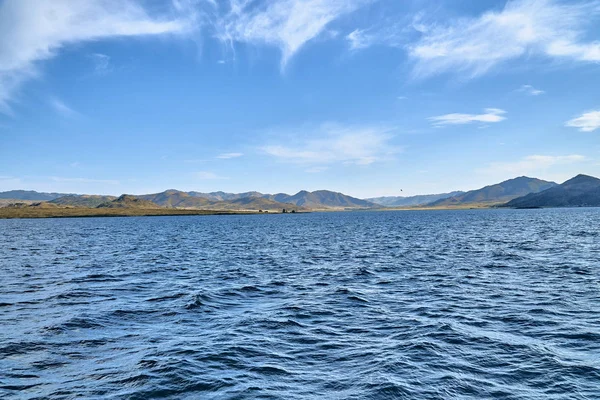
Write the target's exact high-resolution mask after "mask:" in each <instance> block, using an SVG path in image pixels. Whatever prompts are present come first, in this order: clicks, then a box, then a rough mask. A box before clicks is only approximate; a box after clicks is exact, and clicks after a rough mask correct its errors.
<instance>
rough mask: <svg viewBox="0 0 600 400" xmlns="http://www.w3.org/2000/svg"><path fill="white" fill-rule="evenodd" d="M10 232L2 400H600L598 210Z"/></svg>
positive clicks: (232, 219) (110, 223) (2, 267)
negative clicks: (106, 399) (4, 399)
mask: <svg viewBox="0 0 600 400" xmlns="http://www.w3.org/2000/svg"><path fill="white" fill-rule="evenodd" d="M0 233H1V235H0V273H1V277H2V279H1V280H0V397H2V398H24V399H33V398H39V399H41V398H56V399H61V398H62V399H70V398H75V397H82V398H97V399H104V398H115V399H121V398H123V399H125V398H130V399H150V398H173V399H185V398H194V399H195V398H207V399H212V398H215V399H227V398H235V399H238V398H262V399H267V398H281V399H311V398H314V399H323V398H326V399H368V398H371V399H395V398H397V399H404V398H406V399H425V398H427V399H481V398H499V399H566V398H572V399H597V398H600V263H599V261H600V209H560V210H488V211H439V212H438V211H430V212H379V213H375V212H373V213H371V212H369V213H367V212H365V213H358V212H357V213H315V214H306V215H299V214H296V215H293V214H288V215H256V216H208V217H207V216H201V217H189V216H188V217H154V218H148V217H146V218H144V217H142V218H104V219H102V218H89V219H86V218H82V219H54V220H3V221H0Z"/></svg>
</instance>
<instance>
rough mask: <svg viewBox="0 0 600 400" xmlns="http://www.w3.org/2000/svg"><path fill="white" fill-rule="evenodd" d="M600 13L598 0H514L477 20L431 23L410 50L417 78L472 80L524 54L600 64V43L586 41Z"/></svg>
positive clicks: (409, 47) (463, 19)
mask: <svg viewBox="0 0 600 400" xmlns="http://www.w3.org/2000/svg"><path fill="white" fill-rule="evenodd" d="M598 14H600V8H599V6H598V2H596V1H592V0H588V1H582V2H572V3H568V2H564V3H559V2H557V1H553V0H513V1H509V2H507V4H506V6H505V7H504V8H503V9H502V10H499V11H490V12H486V13H485V14H483V15H481V16H480V17H478V18H466V19H465V18H462V19H456V20H453V21H450V22H448V23H446V24H443V25H441V24H431V25H429V26H426V27H424V28H423V31H422V36H421V38H420V39H419V40H417V41H416V42H415V43H413V44H412V45H410V46H408V50H409V55H410V57H411V58H412V59H413V60H414V62H415V67H414V74H415V76H417V77H427V76H430V75H434V74H439V73H443V72H455V71H458V72H462V73H464V74H466V75H467V76H468V77H471V78H472V77H477V76H480V75H483V74H484V73H486V72H488V71H489V70H491V69H492V68H493V67H495V66H497V65H498V64H500V63H503V62H507V61H509V60H513V59H517V58H520V57H525V56H542V57H546V58H552V59H559V60H567V61H579V62H598V61H600V43H599V42H589V41H586V40H585V38H584V37H585V35H586V29H587V27H588V26H593V24H592V21H593V20H594V18H595V17H597V16H598Z"/></svg>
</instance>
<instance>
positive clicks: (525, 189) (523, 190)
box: [428, 176, 557, 207]
mask: <svg viewBox="0 0 600 400" xmlns="http://www.w3.org/2000/svg"><path fill="white" fill-rule="evenodd" d="M556 185H557V184H556V183H555V182H549V181H544V180H541V179H537V178H529V177H526V176H520V177H518V178H514V179H509V180H507V181H504V182H500V183H497V184H495V185H489V186H485V187H483V188H481V189H477V190H470V191H468V192H465V193H462V194H459V195H457V196H452V197H448V198H445V199H440V200H436V201H434V202H432V203H429V204H428V206H430V207H451V206H459V205H460V206H466V205H470V204H483V205H494V204H501V203H506V202H507V201H510V200H512V199H515V198H517V197H521V196H525V195H527V194H529V193H538V192H541V191H543V190H546V189H549V188H551V187H553V186H556Z"/></svg>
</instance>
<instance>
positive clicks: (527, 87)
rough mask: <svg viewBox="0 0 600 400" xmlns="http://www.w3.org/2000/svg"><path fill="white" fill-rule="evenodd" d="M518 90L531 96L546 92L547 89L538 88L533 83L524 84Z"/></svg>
mask: <svg viewBox="0 0 600 400" xmlns="http://www.w3.org/2000/svg"><path fill="white" fill-rule="evenodd" d="M518 91H519V92H521V93H525V94H527V95H529V96H539V95H540V94H544V93H546V92H545V91H543V90H540V89H536V88H534V87H533V86H531V85H523V86H521V87H520V88H519V90H518Z"/></svg>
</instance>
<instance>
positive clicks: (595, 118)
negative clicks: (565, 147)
mask: <svg viewBox="0 0 600 400" xmlns="http://www.w3.org/2000/svg"><path fill="white" fill-rule="evenodd" d="M565 125H566V126H569V127H572V128H578V129H579V130H580V131H581V132H592V131H595V130H596V129H598V128H600V111H589V112H586V113H583V114H581V115H580V116H579V117H577V118H573V119H572V120H569V121H567V123H566V124H565Z"/></svg>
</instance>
